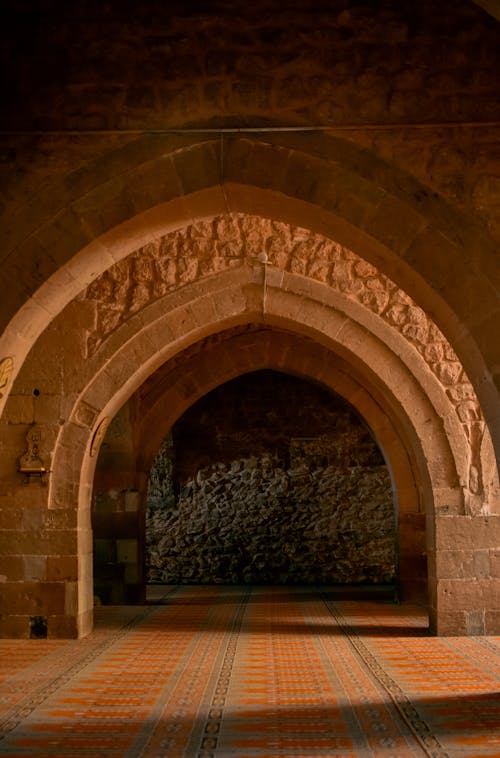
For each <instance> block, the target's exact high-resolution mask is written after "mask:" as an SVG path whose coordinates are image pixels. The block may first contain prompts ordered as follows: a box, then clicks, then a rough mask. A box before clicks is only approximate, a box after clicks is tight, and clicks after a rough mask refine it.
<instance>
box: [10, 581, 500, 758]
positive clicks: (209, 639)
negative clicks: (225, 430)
mask: <svg viewBox="0 0 500 758" xmlns="http://www.w3.org/2000/svg"><path fill="white" fill-rule="evenodd" d="M161 592H162V593H163V597H160V596H159V590H157V595H158V597H157V598H156V600H155V602H154V604H153V603H152V604H150V605H147V606H141V607H107V608H104V607H102V608H98V609H96V615H97V623H96V629H95V631H94V632H93V634H92V635H90V636H89V637H87V638H85V639H84V640H79V641H56V640H53V641H52V640H25V641H12V640H0V755H14V756H19V755H34V756H37V758H45V757H47V758H48V757H49V756H50V757H51V758H52V757H54V756H58V757H59V758H75V756H80V757H83V756H89V757H90V756H92V758H99V757H100V756H103V757H104V756H106V758H108V757H111V756H113V757H115V758H121V757H122V756H123V758H136V757H138V756H141V757H143V758H166V757H168V758H175V757H176V756H186V757H187V758H191V757H193V758H209V757H213V758H219V757H224V758H225V757H227V758H229V757H230V756H238V757H239V758H264V757H265V758H278V757H282V758H284V757H285V756H301V757H302V758H305V757H307V756H317V755H318V756H320V755H321V756H336V758H356V757H357V756H360V757H362V758H364V757H368V756H385V757H387V758H410V757H414V756H435V757H436V758H442V757H444V756H451V757H452V756H464V757H466V758H474V756H490V757H491V756H497V757H499V756H500V686H499V685H500V655H499V651H500V639H499V638H492V637H489V638H480V637H476V638H464V637H455V638H439V639H438V638H433V637H430V636H429V635H428V634H427V629H426V618H425V616H424V615H423V613H422V611H421V610H419V609H418V608H416V607H410V606H405V605H401V606H399V605H394V604H392V603H388V602H380V601H379V602H374V601H361V600H359V601H354V600H347V599H342V597H341V599H339V598H338V597H337V596H336V593H335V592H334V591H333V590H330V591H328V589H327V588H323V589H321V590H315V589H314V588H298V587H296V588H291V587H289V588H284V587H281V588H279V587H271V588H269V587H258V588H250V587H171V588H162V589H161Z"/></svg>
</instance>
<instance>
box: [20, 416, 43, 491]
mask: <svg viewBox="0 0 500 758" xmlns="http://www.w3.org/2000/svg"><path fill="white" fill-rule="evenodd" d="M41 439H42V435H41V432H40V429H39V428H38V427H37V426H36V425H35V424H32V426H30V428H29V429H28V433H27V435H26V443H27V449H26V452H25V453H24V455H23V456H22V457H21V458H20V459H19V466H18V469H17V470H18V472H19V473H20V474H23V475H24V483H25V484H29V483H30V481H31V478H32V477H38V478H39V479H40V482H41V483H42V484H46V479H45V477H46V475H47V474H48V473H49V472H48V471H47V468H46V467H45V463H44V462H43V460H42V458H41V456H40V443H41Z"/></svg>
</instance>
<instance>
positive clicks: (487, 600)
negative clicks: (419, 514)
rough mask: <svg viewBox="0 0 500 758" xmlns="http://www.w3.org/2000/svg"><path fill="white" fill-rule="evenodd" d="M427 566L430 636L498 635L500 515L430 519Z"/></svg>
mask: <svg viewBox="0 0 500 758" xmlns="http://www.w3.org/2000/svg"><path fill="white" fill-rule="evenodd" d="M435 539H436V554H435V559H434V560H432V562H430V566H429V589H430V622H431V630H432V631H433V632H435V633H436V634H439V635H469V636H471V635H484V634H486V635H497V634H500V610H499V607H500V547H499V546H500V515H494V516H457V515H449V516H448V515H443V516H436V518H435Z"/></svg>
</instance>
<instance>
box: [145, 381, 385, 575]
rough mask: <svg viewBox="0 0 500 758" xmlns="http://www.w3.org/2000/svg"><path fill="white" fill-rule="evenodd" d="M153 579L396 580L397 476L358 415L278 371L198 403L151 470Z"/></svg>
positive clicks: (333, 397) (327, 394) (334, 398)
mask: <svg viewBox="0 0 500 758" xmlns="http://www.w3.org/2000/svg"><path fill="white" fill-rule="evenodd" d="M146 569H147V576H148V581H149V582H160V583H167V584H178V583H179V584H183V583H191V584H198V583H201V584H211V583H224V584H250V583H251V584H315V583H318V584H391V583H393V582H394V581H395V517H394V502H393V493H392V488H391V482H390V476H389V471H388V469H387V466H386V465H385V462H384V459H383V457H382V454H381V452H380V450H379V448H378V446H377V443H376V442H375V440H374V439H373V437H372V436H371V433H370V431H369V429H368V428H367V426H366V424H365V423H364V422H363V421H362V420H361V419H360V418H359V416H358V415H357V413H356V412H355V411H354V410H353V408H352V407H351V406H350V405H349V404H348V403H347V402H346V401H344V400H343V399H341V398H340V397H338V396H336V395H334V394H333V393H331V392H330V391H327V390H325V389H324V388H322V387H320V386H318V385H316V384H313V383H311V382H308V381H305V380H303V379H299V378H296V377H293V376H289V375H285V374H281V373H279V372H275V371H257V372H253V373H250V374H245V375H243V376H241V377H238V378H237V379H234V380H232V381H230V382H228V383H227V384H224V385H222V386H221V387H218V388H217V389H215V390H213V391H212V392H210V393H209V394H208V395H206V396H205V397H203V398H202V399H201V400H199V401H198V402H197V403H196V404H194V405H193V406H192V407H191V408H190V409H189V410H188V411H187V412H186V413H185V414H184V415H183V416H182V417H181V418H180V419H179V420H178V421H177V423H176V424H175V425H174V427H173V428H172V430H171V433H170V434H169V435H168V436H167V438H166V439H165V440H164V442H163V444H162V446H161V448H160V450H159V452H158V454H157V456H156V459H155V461H154V463H153V466H152V469H151V474H150V478H149V484H148V497H147V510H146Z"/></svg>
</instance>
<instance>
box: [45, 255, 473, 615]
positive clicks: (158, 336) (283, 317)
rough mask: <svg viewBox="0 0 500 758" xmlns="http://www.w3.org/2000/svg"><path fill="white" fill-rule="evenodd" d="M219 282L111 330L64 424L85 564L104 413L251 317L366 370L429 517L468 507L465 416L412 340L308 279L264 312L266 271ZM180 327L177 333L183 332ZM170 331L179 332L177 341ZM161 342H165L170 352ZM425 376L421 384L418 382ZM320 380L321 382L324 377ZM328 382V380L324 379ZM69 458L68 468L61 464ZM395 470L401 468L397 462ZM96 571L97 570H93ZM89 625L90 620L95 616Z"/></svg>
mask: <svg viewBox="0 0 500 758" xmlns="http://www.w3.org/2000/svg"><path fill="white" fill-rule="evenodd" d="M256 278H257V281H255V279H256ZM210 283H211V285H212V286H213V291H212V292H209V293H208V294H207V291H206V286H207V281H205V282H204V287H203V288H200V287H199V285H198V284H194V285H193V288H194V293H193V292H192V291H191V292H190V291H189V289H190V288H186V289H185V302H184V303H183V304H182V305H181V303H180V300H181V299H180V298H179V296H178V295H176V294H174V295H173V297H174V298H177V303H176V305H177V307H176V308H174V309H172V307H168V308H165V307H160V306H159V305H158V304H157V303H153V304H152V305H150V306H148V307H147V308H146V311H148V312H149V311H150V312H151V313H150V315H151V321H150V322H149V323H148V319H147V317H146V315H145V314H143V315H142V318H141V319H137V317H134V318H135V323H134V326H133V327H132V329H134V328H136V333H135V335H134V336H131V333H130V328H131V324H130V323H128V324H124V325H123V329H125V330H126V339H123V335H122V336H120V335H119V331H120V330H117V332H116V333H115V334H114V335H112V337H111V342H112V341H113V340H114V339H116V340H117V343H118V345H115V346H114V347H112V345H111V343H110V344H108V346H107V350H104V351H103V354H102V355H101V356H100V360H101V369H100V370H98V371H96V370H95V369H94V370H93V371H92V374H93V376H94V378H93V379H92V381H91V382H90V383H89V384H88V386H87V388H86V390H85V391H84V392H82V393H81V394H80V397H79V399H78V401H77V403H76V405H75V407H74V410H73V413H72V416H71V419H70V421H69V422H68V423H67V424H65V425H64V427H63V428H62V430H61V433H60V435H59V439H58V441H57V445H56V449H55V454H54V463H53V468H54V474H53V478H52V482H51V493H50V496H51V500H50V505H51V507H52V508H55V509H57V508H60V507H62V505H63V504H64V503H66V504H67V502H68V500H70V501H71V500H72V501H73V502H76V501H78V503H79V513H80V516H79V518H80V523H81V528H80V530H79V539H80V541H81V543H82V544H81V545H80V548H79V552H80V557H81V560H82V563H83V564H85V563H86V565H87V567H89V565H90V552H91V544H90V528H89V523H88V514H89V510H90V508H89V506H90V493H91V489H92V478H93V470H94V463H95V457H94V458H92V457H91V456H90V447H89V446H90V444H91V439H92V436H93V435H96V434H97V435H98V434H99V429H100V428H101V427H100V425H101V423H102V422H103V421H104V419H105V418H106V417H109V416H112V415H113V414H114V413H115V412H116V410H117V409H118V407H119V406H120V405H121V404H122V403H123V402H124V400H125V399H126V398H127V397H128V396H130V395H131V394H132V392H133V391H134V390H135V389H137V388H138V387H139V386H140V385H141V384H142V383H143V382H144V380H145V379H146V378H147V376H148V375H150V374H151V373H152V371H153V370H154V368H156V367H157V366H159V365H160V364H161V363H163V362H165V360H167V359H168V358H169V357H173V356H175V355H176V354H177V353H178V352H179V350H180V349H182V348H183V347H187V346H189V344H193V343H195V342H196V341H198V340H199V339H201V338H203V337H205V336H208V335H210V334H211V333H214V331H219V330H221V329H228V328H231V327H233V326H237V325H240V324H243V323H248V322H251V323H255V322H261V323H266V324H269V325H270V326H271V327H277V326H279V327H281V328H283V327H285V328H286V327H288V328H289V329H290V328H291V329H292V330H295V331H299V333H300V332H301V333H303V334H304V335H308V336H310V337H314V338H315V341H316V342H318V343H319V344H322V345H323V346H324V347H325V348H327V349H328V350H329V351H333V352H336V353H337V354H339V355H340V356H341V357H343V358H344V359H345V360H346V361H347V362H348V364H349V371H350V372H351V373H353V372H354V373H356V374H358V375H359V384H360V385H361V386H362V387H365V388H366V387H367V386H368V387H370V394H373V395H374V397H375V398H376V402H377V403H378V404H381V405H382V406H383V407H385V408H386V413H387V415H389V417H391V418H393V419H394V423H395V425H397V427H398V429H399V430H400V431H402V434H403V435H404V437H405V438H406V445H405V450H406V454H407V455H408V456H409V457H410V458H411V459H412V460H413V462H414V476H415V477H416V478H417V480H418V482H419V484H418V486H419V489H420V496H421V497H422V499H423V501H424V503H425V509H426V511H427V513H428V515H429V516H430V517H431V518H432V517H433V515H435V512H440V511H442V510H444V512H446V513H447V514H452V513H461V512H463V508H464V499H463V494H464V484H465V481H466V479H467V474H466V471H465V470H464V464H465V461H464V460H463V458H462V457H461V454H460V450H461V444H451V446H450V439H452V440H453V437H454V435H453V434H450V435H449V436H448V435H447V434H445V433H444V428H443V424H446V425H451V426H453V425H455V430H456V433H457V434H458V435H459V438H461V439H462V441H464V440H465V438H464V437H463V434H461V432H460V431H458V429H459V424H458V419H457V418H456V416H455V414H454V413H453V411H452V409H450V403H449V401H448V399H447V398H446V395H445V393H444V392H443V390H442V389H440V388H439V385H438V382H437V381H436V379H435V378H434V377H432V375H431V374H430V372H429V371H428V368H427V366H426V365H425V364H424V365H423V366H422V365H420V370H419V364H423V363H424V362H423V361H422V359H421V357H419V356H418V353H416V352H415V351H413V353H411V354H410V353H408V351H406V352H407V354H406V355H405V347H404V346H405V345H406V341H405V340H403V338H400V339H399V342H400V345H399V354H397V351H396V350H392V349H390V348H389V347H388V346H387V345H386V344H384V342H383V341H382V340H381V339H380V337H379V336H377V335H375V334H373V333H370V332H369V331H368V330H367V329H366V328H365V327H364V326H363V325H362V324H361V323H359V318H360V314H359V313H358V319H357V320H356V319H355V318H354V317H353V315H354V312H355V311H356V310H358V311H362V310H363V309H362V308H361V307H360V306H359V305H357V304H354V303H351V302H350V301H348V299H346V298H345V297H343V296H339V297H338V298H337V300H338V301H339V302H340V300H344V303H343V306H344V307H343V311H344V312H341V311H339V310H338V305H339V302H338V303H337V309H336V308H335V307H334V306H333V304H332V303H328V304H325V303H324V302H320V303H318V302H317V299H316V300H315V298H314V294H316V298H317V296H318V292H317V291H316V292H315V293H314V290H315V289H317V288H313V292H312V293H311V292H309V293H308V296H307V297H305V296H304V291H303V287H304V282H303V279H302V278H301V277H299V286H298V292H297V291H296V292H294V291H293V288H292V287H291V282H289V285H288V288H287V291H286V292H283V291H280V290H279V288H277V287H276V288H273V287H271V286H270V284H269V283H268V285H267V286H268V291H267V300H266V311H265V313H263V312H262V293H263V286H262V284H263V281H262V271H261V270H258V271H257V272H255V271H254V270H253V269H251V268H248V267H243V268H241V269H240V270H238V271H231V272H226V273H225V274H224V273H223V274H219V275H217V276H214V277H212V278H211V279H210ZM318 288H319V289H321V290H323V289H325V288H324V286H323V285H318ZM196 294H197V295H198V297H196V296H195V295H196ZM210 301H211V302H210ZM207 303H208V304H209V305H210V308H209V311H211V312H212V314H213V321H212V323H210V322H209V321H207V312H208V311H207ZM170 305H173V304H172V303H171V304H170ZM349 308H350V309H351V310H352V313H351V314H350V315H348V314H347V313H346V311H347V310H348V309H349ZM159 314H160V315H159ZM299 314H300V316H299ZM132 321H133V319H132ZM387 328H389V327H387ZM172 329H175V335H174V333H173V332H172ZM165 335H169V336H170V337H171V338H172V341H171V342H170V343H169V342H168V339H167V340H166V337H165ZM389 341H390V340H389ZM160 342H163V347H162V348H161V347H160ZM120 343H121V344H120ZM108 351H109V352H108ZM368 356H371V357H372V358H373V359H374V361H373V365H370V362H369V359H368ZM405 361H408V362H409V363H410V364H411V363H412V362H413V364H414V365H413V366H412V370H411V371H410V370H409V368H408V366H407V365H406V364H405ZM124 367H125V368H124ZM303 372H304V373H305V374H306V375H307V374H308V373H310V372H309V371H307V370H304V369H303ZM299 373H300V372H299ZM419 375H420V379H421V384H420V383H419V381H418V377H419ZM317 378H319V379H320V380H321V377H317ZM323 381H324V382H325V383H326V384H328V380H327V379H325V378H324V375H323ZM195 384H196V383H195ZM422 385H424V387H422ZM426 385H428V386H426ZM432 386H433V390H432V389H431V387H432ZM198 393H203V388H198ZM195 394H196V392H195ZM361 406H362V404H361ZM359 410H361V407H359ZM386 449H387V448H386ZM388 449H389V451H390V448H388ZM399 449H401V448H399ZM68 456H69V459H68ZM61 461H63V462H64V465H61ZM392 468H393V469H395V468H397V467H396V466H395V465H394V464H393V465H392ZM415 472H418V473H415ZM85 514H87V516H85ZM86 551H87V552H86ZM431 551H433V546H432V544H431ZM87 571H88V574H89V573H90V568H88V569H87ZM84 574H85V572H83V575H84ZM80 583H81V589H82V597H81V602H82V605H83V606H84V605H85V604H86V605H87V608H86V609H85V611H84V614H86V615H87V617H89V614H91V608H90V604H91V594H90V593H89V589H90V586H89V584H88V582H87V586H86V587H85V580H84V579H82V578H81V579H80ZM82 623H84V624H85V623H86V624H88V623H89V622H88V620H87V622H83V621H82Z"/></svg>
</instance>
